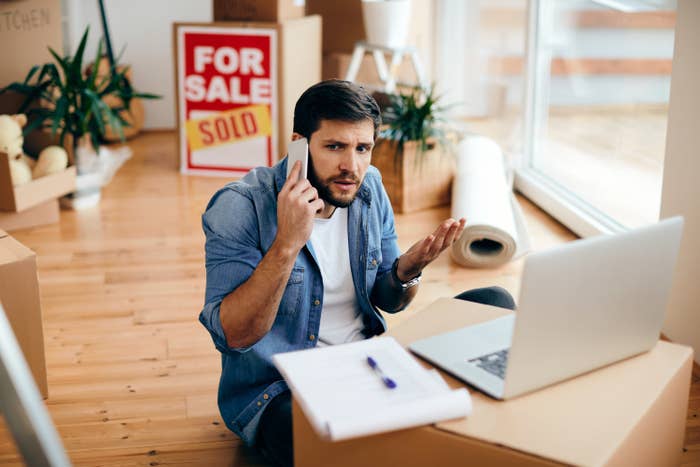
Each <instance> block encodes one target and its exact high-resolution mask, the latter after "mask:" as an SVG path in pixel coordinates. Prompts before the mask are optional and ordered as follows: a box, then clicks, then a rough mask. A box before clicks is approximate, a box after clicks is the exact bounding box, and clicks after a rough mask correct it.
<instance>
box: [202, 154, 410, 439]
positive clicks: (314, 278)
mask: <svg viewBox="0 0 700 467" xmlns="http://www.w3.org/2000/svg"><path fill="white" fill-rule="evenodd" d="M286 174H287V160H286V159H283V160H282V161H281V162H279V163H278V164H276V165H275V166H274V167H272V168H268V167H261V168H257V169H254V170H252V171H251V172H249V173H248V174H247V175H246V176H245V177H244V178H243V179H241V180H240V181H237V182H233V183H229V184H228V185H226V186H225V187H224V188H222V189H221V190H219V191H218V192H217V193H216V194H215V195H214V196H213V197H212V199H211V201H210V202H209V205H208V206H207V209H206V211H205V213H204V214H203V215H202V228H203V229H204V233H205V234H206V247H205V249H206V271H207V285H206V293H205V300H204V301H205V304H204V308H203V309H202V312H201V313H200V315H199V320H200V321H201V323H202V324H203V325H204V326H205V327H206V328H207V330H208V331H209V333H210V334H211V337H212V339H213V341H214V345H215V346H216V348H217V349H218V350H219V351H220V352H221V365H222V370H221V378H220V380H219V395H218V403H219V410H220V412H221V416H222V418H223V420H224V422H225V423H226V426H228V428H229V429H230V430H232V431H233V432H234V433H236V434H237V435H239V436H240V437H241V439H243V441H244V442H245V443H246V444H248V445H252V444H254V443H255V438H256V433H257V428H258V423H259V421H260V416H261V414H262V412H263V410H264V409H265V407H266V406H267V404H268V403H269V402H270V401H271V400H272V398H273V397H275V396H276V395H278V394H279V393H281V392H283V391H285V390H286V389H287V385H286V383H285V382H284V380H283V379H282V377H281V375H280V374H279V372H278V371H277V369H276V368H275V367H274V365H273V364H272V356H273V355H274V354H276V353H280V352H289V351H292V350H300V349H308V348H312V347H314V346H315V345H316V342H317V336H318V331H319V325H320V322H321V310H322V309H323V280H322V278H321V272H320V269H319V267H318V264H317V262H316V259H315V257H314V252H313V249H312V247H311V243H310V242H307V243H306V245H305V246H304V248H302V249H301V251H300V252H299V254H298V256H297V258H296V260H295V263H294V267H293V269H292V272H291V274H290V276H289V280H288V281H287V286H286V289H285V291H284V295H283V296H282V300H281V302H280V305H279V308H278V310H277V316H276V318H275V321H274V324H273V325H272V329H271V330H270V331H269V332H268V333H267V334H266V335H265V336H264V337H263V338H262V339H260V340H259V341H258V342H256V343H255V344H253V345H252V346H250V347H247V348H231V347H229V346H228V344H227V342H226V337H225V335H224V332H223V329H222V326H221V321H220V319H219V307H220V305H221V301H222V300H223V299H224V297H226V296H227V295H228V294H229V293H230V292H232V291H233V290H234V289H236V288H237V287H238V286H240V285H241V284H242V283H244V282H245V281H246V280H247V279H248V278H249V277H250V276H251V275H252V274H253V272H254V271H255V268H256V267H257V265H258V263H259V262H260V261H261V260H262V258H263V256H264V255H265V254H266V253H267V251H268V249H269V248H270V246H271V245H272V242H273V240H274V239H275V235H276V234H277V194H278V193H279V191H280V190H281V189H282V186H283V185H284V182H285V180H286ZM348 246H349V250H350V266H351V270H352V278H353V282H354V285H355V293H356V295H357V300H358V303H359V307H360V312H361V314H362V316H363V320H364V324H365V330H364V333H365V335H366V336H368V337H369V336H373V335H377V334H381V333H382V332H384V330H385V329H386V322H385V321H384V318H383V317H382V316H381V314H380V312H379V310H378V309H377V308H376V307H375V306H374V305H372V303H370V298H369V297H370V294H371V292H372V288H373V286H374V283H375V281H376V279H377V278H378V277H380V276H381V275H383V274H390V271H391V266H392V263H393V262H394V260H395V259H396V258H397V257H398V256H399V254H400V252H399V247H398V244H397V241H396V232H395V230H394V214H393V211H392V209H391V204H390V202H389V198H388V197H387V194H386V191H385V190H384V187H383V185H382V182H381V177H380V175H379V171H378V170H377V169H376V168H374V167H372V166H370V167H369V169H368V171H367V173H366V175H365V179H364V181H363V183H362V185H361V186H360V189H359V191H358V194H357V197H356V198H355V200H354V201H353V203H352V204H351V205H350V206H349V208H348Z"/></svg>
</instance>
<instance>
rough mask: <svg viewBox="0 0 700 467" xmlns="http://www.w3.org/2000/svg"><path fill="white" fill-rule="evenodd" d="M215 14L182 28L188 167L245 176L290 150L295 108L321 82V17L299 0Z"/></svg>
mask: <svg viewBox="0 0 700 467" xmlns="http://www.w3.org/2000/svg"><path fill="white" fill-rule="evenodd" d="M213 12H214V22H213V23H176V24H175V25H174V44H175V46H176V52H175V53H176V68H177V71H176V79H177V93H178V95H177V99H176V100H177V103H178V109H177V113H178V130H179V152H180V167H181V170H182V172H183V173H194V174H205V175H223V176H236V175H244V174H245V173H246V172H247V171H248V170H249V169H251V168H253V167H255V166H259V165H273V164H274V163H275V162H276V161H277V159H279V158H280V157H282V156H283V155H284V154H285V153H286V146H287V141H289V140H290V139H291V135H292V124H293V116H294V105H295V103H296V101H297V99H298V98H299V96H300V95H301V93H302V92H304V90H305V89H306V88H308V87H309V86H311V85H313V84H315V83H316V82H318V81H319V80H320V79H321V18H320V17H319V16H305V14H304V7H303V5H301V4H299V2H298V0H256V1H253V0H214V2H213ZM246 117H249V119H248V120H246Z"/></svg>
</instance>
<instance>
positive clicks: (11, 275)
mask: <svg viewBox="0 0 700 467" xmlns="http://www.w3.org/2000/svg"><path fill="white" fill-rule="evenodd" d="M0 301H2V305H3V308H5V313H6V314H7V318H8V320H9V321H10V325H11V326H12V330H13V331H14V333H15V336H16V337H17V341H18V342H19V346H20V348H21V349H22V352H23V353H24V357H25V358H26V360H27V364H28V365H29V368H30V369H31V370H32V375H33V376H34V380H35V381H36V384H37V387H38V388H39V391H40V392H41V395H42V396H43V397H44V398H47V397H48V385H47V381H46V360H45V357H44V331H43V328H42V319H41V304H40V302H39V282H38V280H37V276H36V256H35V254H34V252H33V251H32V250H30V249H29V248H27V247H26V246H24V245H22V244H21V243H20V242H18V241H17V240H15V239H14V238H12V237H10V236H9V235H8V234H7V233H6V232H5V231H3V230H0Z"/></svg>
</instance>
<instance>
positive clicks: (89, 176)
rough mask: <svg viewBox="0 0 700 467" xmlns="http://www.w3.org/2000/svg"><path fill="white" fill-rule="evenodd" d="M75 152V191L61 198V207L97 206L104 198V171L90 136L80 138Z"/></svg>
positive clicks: (76, 208)
mask: <svg viewBox="0 0 700 467" xmlns="http://www.w3.org/2000/svg"><path fill="white" fill-rule="evenodd" d="M74 154H75V165H76V167H77V169H78V174H77V176H76V178H75V191H74V192H73V193H69V194H68V195H66V196H64V197H62V198H61V207H63V208H66V209H75V210H80V209H86V208H90V207H93V206H96V205H98V204H99V203H100V199H101V198H102V195H101V191H102V173H101V172H100V171H99V163H98V156H97V152H96V151H95V148H94V147H93V145H92V143H91V142H90V138H89V137H82V138H80V139H79V140H78V144H77V145H76V146H75V148H74Z"/></svg>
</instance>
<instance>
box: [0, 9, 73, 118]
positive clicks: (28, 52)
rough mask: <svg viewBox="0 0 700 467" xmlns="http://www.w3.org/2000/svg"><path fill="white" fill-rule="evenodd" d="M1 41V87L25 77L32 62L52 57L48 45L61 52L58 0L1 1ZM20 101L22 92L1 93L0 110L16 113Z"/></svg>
mask: <svg viewBox="0 0 700 467" xmlns="http://www.w3.org/2000/svg"><path fill="white" fill-rule="evenodd" d="M0 44H3V46H2V47H0V63H2V66H1V67H0V88H4V87H5V86H7V85H8V84H10V83H12V82H15V81H24V78H25V77H26V76H27V73H28V72H29V70H30V69H31V68H32V66H34V65H41V64H44V63H47V62H50V61H52V58H51V55H50V54H49V51H48V48H47V47H51V48H53V49H54V50H56V51H57V52H58V53H62V52H63V32H62V27H61V2H60V0H21V1H19V0H16V1H8V0H4V1H0ZM8 44H15V45H17V44H21V47H16V46H15V47H11V46H8ZM23 101H24V96H21V95H17V94H13V93H5V94H2V95H0V114H13V113H16V112H17V109H18V108H19V106H20V105H21V103H22V102H23Z"/></svg>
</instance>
